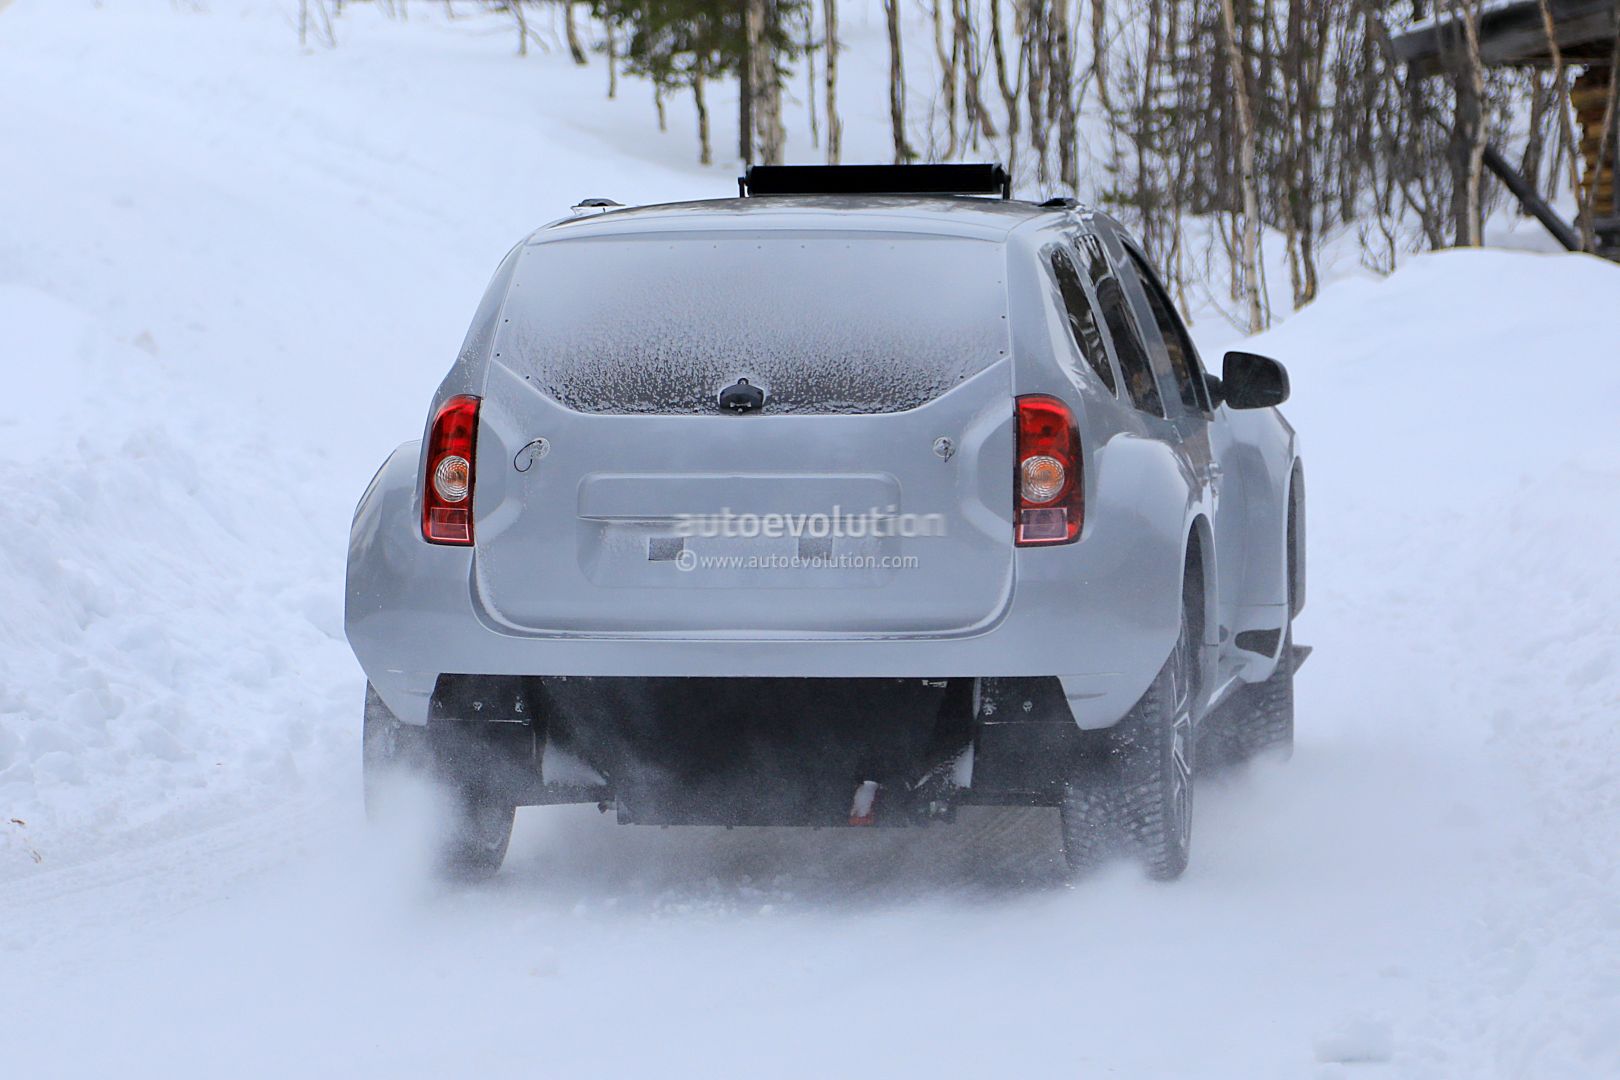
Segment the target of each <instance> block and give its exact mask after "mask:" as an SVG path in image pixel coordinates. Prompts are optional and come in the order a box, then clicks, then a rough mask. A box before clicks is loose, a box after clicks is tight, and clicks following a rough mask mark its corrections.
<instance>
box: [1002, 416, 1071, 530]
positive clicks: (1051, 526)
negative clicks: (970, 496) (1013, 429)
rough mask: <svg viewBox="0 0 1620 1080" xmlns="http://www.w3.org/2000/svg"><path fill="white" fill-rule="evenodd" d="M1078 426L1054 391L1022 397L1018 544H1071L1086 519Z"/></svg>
mask: <svg viewBox="0 0 1620 1080" xmlns="http://www.w3.org/2000/svg"><path fill="white" fill-rule="evenodd" d="M1083 468H1084V462H1082V460H1081V457H1080V432H1079V430H1078V429H1076V427H1075V426H1074V413H1072V412H1070V411H1069V407H1068V406H1067V405H1065V404H1063V402H1061V401H1059V400H1058V399H1057V398H1055V397H1047V396H1046V395H1044V394H1030V395H1027V396H1025V397H1021V398H1019V399H1018V463H1017V464H1016V465H1015V466H1014V467H1013V492H1014V495H1013V503H1014V505H1013V514H1014V519H1013V539H1014V541H1015V542H1016V543H1017V544H1018V546H1020V547H1027V546H1030V545H1034V544H1072V543H1074V541H1075V540H1076V539H1077V538H1078V537H1079V536H1080V526H1081V524H1082V523H1083V522H1084V520H1085V509H1086V503H1085V484H1084V479H1085V477H1084V474H1083V472H1082V470H1083Z"/></svg>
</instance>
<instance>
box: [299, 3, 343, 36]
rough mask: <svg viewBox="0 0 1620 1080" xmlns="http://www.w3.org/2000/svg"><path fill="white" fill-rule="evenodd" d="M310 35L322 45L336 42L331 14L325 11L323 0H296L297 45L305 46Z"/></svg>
mask: <svg viewBox="0 0 1620 1080" xmlns="http://www.w3.org/2000/svg"><path fill="white" fill-rule="evenodd" d="M311 36H314V38H315V39H316V40H317V41H320V42H321V43H322V44H323V45H335V44H337V37H336V35H335V34H333V32H332V16H331V15H330V14H329V13H328V12H327V10H326V4H325V3H324V2H323V0H298V45H299V47H300V48H303V47H305V46H307V45H308V44H309V39H310V37H311Z"/></svg>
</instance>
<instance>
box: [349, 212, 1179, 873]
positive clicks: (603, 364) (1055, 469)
mask: <svg viewBox="0 0 1620 1080" xmlns="http://www.w3.org/2000/svg"><path fill="white" fill-rule="evenodd" d="M1072 224H1073V223H1072V218H1070V217H1068V216H1066V215H1065V214H1063V213H1062V212H1056V211H1053V210H1051V209H1048V208H1042V207H1034V206H1031V205H1029V204H1018V203H1010V202H992V201H987V200H975V199H956V198H947V199H941V198H904V197H890V198H881V199H874V198H859V197H851V198H846V199H829V198H795V197H790V196H778V197H774V198H768V199H767V198H756V199H739V200H720V201H715V202H709V203H694V204H684V205H672V206H666V207H653V208H647V209H642V210H632V211H617V212H613V213H607V214H602V215H600V216H590V217H582V218H577V219H572V220H568V221H565V222H561V223H558V224H555V225H553V226H551V227H548V228H546V229H543V230H541V231H540V232H539V233H537V234H535V235H534V236H533V237H531V238H530V239H529V240H528V241H526V242H525V243H524V244H522V245H520V246H519V247H518V248H516V249H514V251H513V252H512V253H511V254H510V255H509V256H508V258H507V259H506V260H505V262H504V263H503V264H502V266H501V268H500V270H499V271H498V273H497V275H496V277H495V280H494V281H493V282H492V283H491V286H490V288H489V291H488V294H487V295H486V298H485V301H484V303H483V304H482V305H481V307H480V309H479V312H478V313H477V316H476V317H475V320H474V325H473V327H472V330H471V331H470V333H469V335H468V339H467V343H466V344H465V346H464V347H463V350H462V354H461V356H460V358H459V360H458V362H457V363H456V365H455V366H454V368H453V369H452V371H451V373H450V375H449V376H448V377H447V378H446V380H445V381H444V383H443V385H442V386H441V388H440V391H439V394H438V395H437V397H436V400H435V402H434V406H433V410H432V413H431V416H430V421H429V426H428V430H427V431H426V432H425V435H424V438H423V440H422V442H421V443H420V444H407V445H406V446H404V447H401V448H400V450H398V451H396V453H395V455H394V456H393V457H392V458H390V460H389V462H388V463H386V464H385V465H384V467H383V469H382V470H381V471H380V473H379V475H378V477H377V479H376V480H374V481H373V484H372V486H371V488H370V489H369V490H368V491H367V493H366V495H365V497H364V498H363V499H362V501H361V504H360V507H359V508H358V510H357V513H356V518H355V525H354V529H353V533H352V536H351V546H350V575H349V602H348V616H347V629H348V634H349V638H350V641H351V643H352V644H353V646H354V649H355V652H356V654H357V656H358V657H359V658H360V660H361V663H362V666H363V667H364V668H365V670H366V673H367V676H368V679H369V680H370V683H371V689H370V697H369V699H368V709H367V724H368V726H367V754H368V768H369V766H370V765H375V766H377V770H378V771H380V770H381V769H382V768H383V767H384V766H388V765H394V764H398V763H400V762H404V761H414V762H417V763H419V764H420V763H423V762H426V763H428V765H429V766H430V767H431V768H432V769H434V770H436V771H437V772H438V773H439V774H440V777H441V779H444V780H446V781H447V782H448V783H449V785H450V786H451V788H452V790H454V791H455V792H457V798H458V799H459V800H461V802H460V804H459V805H460V807H461V809H460V811H459V812H458V813H459V817H458V822H459V824H458V826H457V830H458V833H457V834H458V835H459V836H461V837H462V841H463V842H460V843H459V846H457V847H456V848H455V850H456V852H457V855H456V859H457V860H459V861H460V862H462V863H464V864H466V865H468V866H471V867H474V868H478V867H482V868H484V869H490V868H492V866H491V861H493V865H498V864H499V861H500V855H501V853H504V847H505V835H506V834H507V833H508V832H509V831H510V816H511V814H510V808H511V807H513V806H516V805H525V804H534V803H547V802H570V801H586V800H589V801H597V802H600V803H602V804H603V805H604V806H605V807H606V806H612V807H613V808H615V810H616V812H617V815H618V817H619V819H620V820H621V821H625V822H636V823H657V824H687V823H692V824H703V823H708V824H798V825H828V824H905V823H917V822H924V821H929V820H939V819H942V818H949V817H950V816H951V815H952V814H953V813H954V812H955V809H956V807H958V806H960V805H963V804H966V803H972V802H981V803H1006V802H1014V803H1035V804H1046V805H1059V804H1060V803H1061V802H1062V801H1063V798H1064V793H1065V791H1066V790H1067V786H1068V785H1069V783H1070V781H1071V780H1072V778H1073V773H1074V770H1073V763H1074V761H1075V760H1076V757H1077V755H1080V756H1084V755H1085V754H1086V753H1088V752H1089V751H1088V750H1087V741H1086V740H1087V733H1088V732H1094V731H1098V730H1099V729H1105V728H1108V727H1110V726H1112V725H1114V724H1116V723H1118V722H1119V721H1120V720H1121V719H1122V718H1123V717H1125V716H1126V714H1127V713H1128V712H1130V710H1131V709H1132V707H1133V705H1134V704H1136V703H1137V702H1138V701H1139V700H1140V699H1141V698H1142V697H1143V695H1144V693H1145V692H1147V691H1148V690H1149V688H1150V687H1151V686H1152V685H1154V684H1155V680H1156V679H1157V678H1158V677H1159V672H1160V666H1161V663H1162V662H1163V661H1164V658H1165V656H1166V655H1168V654H1171V653H1172V647H1173V646H1174V645H1175V643H1176V641H1177V640H1178V637H1181V636H1184V626H1183V619H1182V574H1183V568H1184V566H1185V565H1186V557H1187V556H1186V543H1187V532H1186V512H1187V510H1188V494H1187V490H1186V489H1185V487H1184V486H1182V478H1181V477H1180V476H1179V475H1178V474H1177V472H1176V466H1175V464H1174V461H1173V458H1172V457H1171V456H1169V455H1168V454H1167V453H1166V451H1165V448H1164V446H1163V445H1162V444H1151V442H1150V440H1145V439H1142V438H1139V437H1137V436H1139V435H1140V434H1141V432H1140V431H1139V430H1138V427H1139V425H1138V422H1137V421H1136V420H1134V419H1132V418H1131V415H1130V413H1129V410H1128V409H1123V408H1122V407H1121V406H1120V405H1119V404H1118V402H1117V401H1115V400H1114V397H1113V396H1112V387H1108V386H1104V385H1103V383H1102V382H1101V381H1100V380H1099V378H1098V376H1097V375H1096V374H1095V373H1094V372H1093V371H1092V370H1091V369H1090V368H1088V367H1087V366H1086V365H1084V364H1077V363H1075V362H1073V359H1072V357H1068V356H1067V355H1066V354H1064V353H1063V350H1064V349H1065V348H1070V349H1072V348H1073V346H1072V344H1070V345H1066V344H1065V343H1066V342H1071V341H1072V339H1071V338H1070V337H1068V336H1067V335H1068V334H1069V332H1070V331H1069V325H1068V323H1066V322H1065V321H1064V319H1063V315H1062V308H1061V298H1060V297H1059V294H1058V290H1057V286H1056V284H1055V283H1054V282H1053V281H1052V280H1051V279H1050V277H1049V276H1048V275H1047V273H1046V271H1045V269H1044V267H1045V266H1046V265H1047V263H1046V259H1045V256H1044V255H1043V254H1042V253H1043V252H1045V251H1047V250H1048V249H1049V248H1050V245H1051V244H1052V243H1053V242H1054V240H1055V239H1060V238H1061V236H1060V233H1061V230H1062V229H1065V228H1072ZM1106 362H1107V360H1106V358H1105V359H1104V363H1106ZM1104 462H1107V463H1109V464H1108V465H1107V467H1106V468H1103V467H1101V466H1102V465H1103V463H1104ZM1098 506H1102V507H1105V508H1107V511H1106V512H1104V513H1101V514H1098V513H1095V512H1094V511H1095V509H1096V508H1097V507H1098ZM1097 749H1098V752H1101V753H1105V752H1106V750H1105V749H1103V748H1101V746H1100V744H1098V748H1097ZM503 821H504V827H503V824H502V823H503Z"/></svg>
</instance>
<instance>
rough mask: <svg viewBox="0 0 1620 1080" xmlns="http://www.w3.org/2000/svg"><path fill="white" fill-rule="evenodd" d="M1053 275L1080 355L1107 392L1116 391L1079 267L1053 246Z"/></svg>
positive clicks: (1066, 254)
mask: <svg viewBox="0 0 1620 1080" xmlns="http://www.w3.org/2000/svg"><path fill="white" fill-rule="evenodd" d="M1050 262H1051V266H1052V276H1053V277H1054V278H1056V279H1057V286H1058V295H1059V296H1061V297H1062V299H1063V310H1064V313H1065V314H1066V315H1067V316H1068V319H1069V333H1070V334H1072V335H1073V336H1074V344H1075V346H1076V347H1077V348H1079V350H1080V355H1081V356H1083V357H1085V358H1086V363H1087V364H1089V365H1091V370H1092V371H1095V372H1096V373H1097V378H1099V379H1101V380H1102V381H1103V385H1104V386H1106V387H1108V390H1109V392H1110V393H1118V392H1119V390H1118V387H1117V386H1116V385H1115V383H1114V368H1113V365H1112V364H1110V363H1109V362H1108V351H1107V350H1106V349H1104V348H1103V341H1102V331H1101V330H1099V329H1098V328H1097V316H1096V313H1095V312H1093V311H1092V310H1091V301H1090V300H1089V299H1087V297H1086V287H1085V286H1084V285H1083V284H1081V282H1080V271H1078V270H1076V269H1075V267H1074V260H1073V259H1071V258H1069V253H1068V252H1067V251H1064V250H1063V249H1062V248H1061V247H1054V248H1053V249H1052V254H1051V259H1050Z"/></svg>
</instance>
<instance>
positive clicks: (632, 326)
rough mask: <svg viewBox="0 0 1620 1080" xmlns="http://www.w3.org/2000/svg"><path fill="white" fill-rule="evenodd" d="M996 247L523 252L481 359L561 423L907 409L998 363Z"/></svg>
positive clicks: (653, 242) (659, 235) (766, 244)
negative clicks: (518, 379)
mask: <svg viewBox="0 0 1620 1080" xmlns="http://www.w3.org/2000/svg"><path fill="white" fill-rule="evenodd" d="M1005 275H1006V250H1005V248H1004V247H1003V246H1002V245H1001V244H1000V243H999V242H996V241H990V240H980V239H973V238H967V237H958V236H942V235H933V234H923V233H881V232H841V231H832V230H828V229H817V230H805V231H800V230H787V229H782V230H761V231H752V230H747V231H745V230H742V229H717V230H713V231H696V230H693V231H679V232H674V231H671V232H648V233H642V234H634V235H626V234H611V235H606V236H585V237H578V238H563V239H558V240H547V241H544V242H540V243H535V244H531V245H530V246H529V247H528V248H527V250H526V251H525V253H524V255H523V258H522V261H521V262H520V263H519V264H518V267H517V273H516V276H515V278H514V280H513V285H512V291H511V294H510V299H509V300H508V302H507V306H506V310H505V314H504V317H505V320H506V321H505V322H504V323H503V325H502V326H501V330H500V335H499V337H498V338H497V341H496V345H495V359H496V360H497V361H498V362H499V363H501V364H503V365H505V366H507V367H509V368H511V369H512V370H513V371H516V372H517V373H518V374H520V375H522V376H523V377H524V378H525V379H528V380H530V381H531V382H532V383H533V385H535V386H536V387H538V388H539V389H540V390H542V391H544V392H545V393H546V394H547V395H549V396H550V397H551V398H553V399H554V400H556V401H558V402H560V403H562V404H563V405H565V406H567V407H568V408H571V409H574V410H577V411H580V412H591V413H709V412H714V411H715V410H716V407H717V406H716V395H717V394H718V393H719V392H720V390H721V389H723V388H725V387H727V386H731V385H732V384H734V383H735V382H736V381H737V380H738V379H739V378H746V379H747V380H748V381H749V383H750V384H752V385H754V386H758V387H761V388H763V389H764V390H765V391H766V394H767V399H766V400H767V404H766V409H767V410H768V411H769V412H771V413H888V412H900V411H903V410H906V409H914V408H916V407H918V406H919V405H925V404H927V403H928V402H930V401H932V400H933V399H935V398H937V397H939V396H940V395H941V394H944V393H945V392H946V391H948V390H950V389H951V388H953V387H955V386H957V385H959V384H960V383H962V382H963V381H964V380H966V379H968V378H970V377H971V376H973V375H975V374H977V373H979V372H980V371H983V370H984V369H985V368H988V367H989V366H990V365H992V364H994V363H996V362H997V361H998V360H1001V359H1002V358H1003V357H1005V356H1006V355H1007V352H1008V349H1009V345H1008V329H1007V290H1006V285H1005V282H1004V278H1005Z"/></svg>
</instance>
